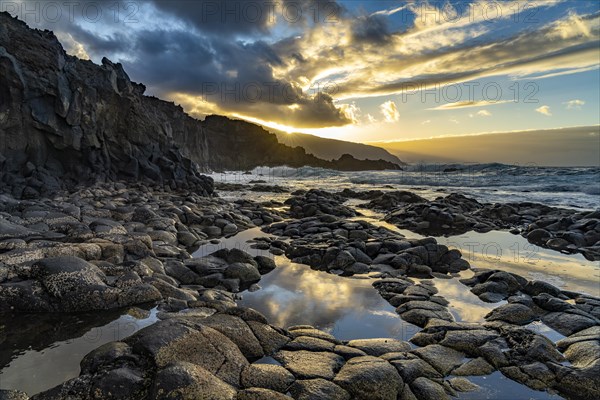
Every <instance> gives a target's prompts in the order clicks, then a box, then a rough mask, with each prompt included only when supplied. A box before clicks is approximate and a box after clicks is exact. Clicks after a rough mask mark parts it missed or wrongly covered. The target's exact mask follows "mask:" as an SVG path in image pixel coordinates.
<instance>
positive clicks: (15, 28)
mask: <svg viewBox="0 0 600 400" xmlns="http://www.w3.org/2000/svg"><path fill="white" fill-rule="evenodd" d="M144 92H145V86H144V85H142V84H137V83H134V82H131V80H130V79H129V77H128V76H127V74H126V72H125V71H124V70H123V68H122V66H121V65H120V64H115V63H112V62H111V61H109V60H108V59H106V58H105V59H103V60H102V65H96V64H94V63H93V62H91V61H86V60H80V59H78V58H76V57H72V56H69V55H67V54H66V53H65V51H64V49H63V47H62V46H61V44H60V43H59V41H58V39H57V38H56V36H55V35H54V34H53V33H52V32H50V31H40V30H34V29H29V28H28V27H27V25H26V24H25V23H24V22H21V21H19V20H17V19H15V18H12V17H11V16H10V14H8V13H0V190H1V191H9V192H12V193H13V195H15V196H17V197H37V196H39V195H44V194H46V193H47V192H52V191H53V190H56V189H58V188H59V187H65V186H74V185H76V184H87V183H91V182H95V181H103V182H104V181H112V180H131V181H148V182H149V183H152V184H156V185H159V186H164V185H169V186H171V187H184V188H186V187H191V188H194V189H195V190H199V191H200V192H202V193H206V194H209V193H211V192H212V180H210V179H209V178H207V177H204V176H202V175H201V172H206V171H209V170H225V169H229V170H231V169H250V168H254V167H256V166H261V165H265V166H274V165H283V164H286V165H289V166H302V165H311V166H318V167H324V168H337V169H346V170H347V169H398V168H399V167H398V166H397V165H396V164H393V163H390V162H386V161H382V160H379V161H368V160H367V161H359V160H354V159H353V158H352V157H350V158H348V157H347V156H345V157H344V159H343V160H340V161H334V162H330V161H324V160H320V159H318V158H316V157H314V156H312V155H307V154H306V152H305V151H304V149H302V148H291V147H288V146H285V145H283V144H280V143H279V142H278V141H277V137H276V136H275V135H274V134H270V133H269V132H267V131H265V130H264V129H262V128H261V127H259V126H257V125H254V124H250V123H247V122H244V121H234V120H230V119H228V118H225V117H218V116H213V117H208V118H207V119H206V120H205V121H198V120H196V119H194V118H192V117H190V116H188V115H187V114H186V113H185V112H184V110H183V109H182V108H181V107H179V106H176V105H175V104H173V103H170V102H166V101H162V100H160V99H157V98H155V97H148V96H145V95H144Z"/></svg>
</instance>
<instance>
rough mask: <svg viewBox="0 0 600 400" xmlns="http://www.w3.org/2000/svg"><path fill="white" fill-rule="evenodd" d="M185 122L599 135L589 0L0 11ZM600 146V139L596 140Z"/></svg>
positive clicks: (386, 133)
mask: <svg viewBox="0 0 600 400" xmlns="http://www.w3.org/2000/svg"><path fill="white" fill-rule="evenodd" d="M0 11H8V12H10V13H11V14H13V15H16V16H18V17H19V18H20V19H22V20H24V21H25V22H27V23H28V24H29V25H30V26H32V27H37V28H44V29H51V30H53V31H54V32H55V33H56V35H57V37H58V38H59V40H60V41H61V42H62V43H63V46H64V47H65V49H66V50H67V52H68V53H69V54H72V55H76V56H78V57H80V58H89V59H91V60H92V61H94V62H96V63H100V61H101V60H102V57H107V58H109V59H110V60H112V61H113V62H120V63H122V64H123V66H124V67H125V70H126V71H127V72H128V74H129V76H130V77H131V79H132V80H134V81H136V82H141V83H144V84H145V85H146V86H147V94H149V95H155V96H158V97H161V98H163V99H166V100H171V101H174V102H175V103H177V104H181V105H182V106H183V107H184V109H185V110H186V111H187V112H188V113H190V114H191V115H193V116H196V117H198V118H203V117H204V116H205V115H208V114H223V115H228V116H231V117H237V118H244V119H247V120H250V121H253V122H257V123H260V124H263V125H265V126H267V127H271V128H275V129H279V130H283V131H287V132H305V133H311V134H316V135H319V136H323V137H329V138H336V139H343V140H351V141H357V142H375V141H378V142H381V141H396V140H409V139H420V138H430V137H439V136H455V135H467V134H475V133H485V132H505V131H523V130H531V129H552V128H564V127H574V126H594V125H598V124H600V114H599V113H600V112H599V109H600V104H599V102H600V99H599V88H600V72H599V66H600V48H599V46H600V44H599V43H600V41H599V37H600V2H599V1H573V0H562V1H561V0H532V1H486V0H477V1H452V2H449V1H393V0H389V1H358V0H356V1H354V0H352V1H342V0H338V1H329V0H264V1H263V0H258V1H254V0H244V1H242V0H227V1H225V0H221V1H218V0H206V1H205V0H198V1H191V0H169V1H167V0H144V1H120V0H106V1H89V0H78V1H76V2H62V1H57V2H48V1H30V0H26V1H4V0H0ZM599 140H600V139H599Z"/></svg>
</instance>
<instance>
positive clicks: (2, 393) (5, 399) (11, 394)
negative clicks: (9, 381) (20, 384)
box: [0, 389, 29, 400]
mask: <svg viewBox="0 0 600 400" xmlns="http://www.w3.org/2000/svg"><path fill="white" fill-rule="evenodd" d="M0 400H29V396H27V394H25V393H23V392H21V391H18V390H4V389H0Z"/></svg>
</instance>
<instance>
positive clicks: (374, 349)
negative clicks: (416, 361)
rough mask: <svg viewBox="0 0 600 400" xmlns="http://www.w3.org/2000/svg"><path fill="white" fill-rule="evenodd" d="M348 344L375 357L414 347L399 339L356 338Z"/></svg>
mask: <svg viewBox="0 0 600 400" xmlns="http://www.w3.org/2000/svg"><path fill="white" fill-rule="evenodd" d="M347 345H348V346H350V347H354V348H357V349H359V350H362V351H364V352H365V353H367V355H370V356H375V357H379V356H381V355H383V354H386V353H394V352H403V351H410V350H411V348H412V347H411V346H410V344H409V343H407V342H403V341H401V340H397V339H356V340H351V341H349V342H348V343H347Z"/></svg>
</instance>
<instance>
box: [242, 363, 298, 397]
mask: <svg viewBox="0 0 600 400" xmlns="http://www.w3.org/2000/svg"><path fill="white" fill-rule="evenodd" d="M295 380H296V378H294V375H292V374H291V373H290V372H289V371H288V370H287V369H285V368H283V367H281V366H279V365H273V364H252V365H249V366H247V367H246V368H245V369H244V370H243V371H242V376H241V384H242V386H243V387H245V388H252V387H257V388H265V389H271V390H275V391H277V392H281V393H286V392H287V390H288V389H289V387H290V386H291V385H292V384H293V383H294V381H295Z"/></svg>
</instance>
